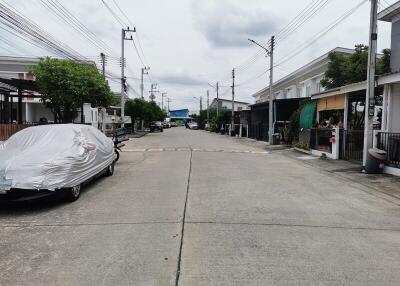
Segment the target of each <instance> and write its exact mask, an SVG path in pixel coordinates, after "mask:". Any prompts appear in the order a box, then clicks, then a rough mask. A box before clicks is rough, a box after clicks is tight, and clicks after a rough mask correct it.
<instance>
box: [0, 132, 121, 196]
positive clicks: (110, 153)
mask: <svg viewBox="0 0 400 286" xmlns="http://www.w3.org/2000/svg"><path fill="white" fill-rule="evenodd" d="M115 158H116V154H115V152H114V144H113V141H112V140H111V139H110V138H107V137H106V136H105V135H104V134H103V133H101V132H100V131H99V130H97V129H96V128H94V127H92V126H88V125H80V124H59V125H41V126H35V127H29V128H26V129H23V130H21V131H19V132H17V133H16V134H14V135H13V136H11V137H10V138H9V139H8V140H7V141H5V142H3V143H2V144H0V199H2V198H6V199H7V198H11V199H16V200H18V199H23V198H30V197H37V196H43V195H46V194H49V193H52V192H55V191H59V190H64V191H65V194H66V195H67V197H68V198H69V199H70V200H72V201H73V200H76V199H78V198H79V196H80V190H81V185H82V184H83V183H85V182H87V181H89V180H90V179H92V178H94V177H96V176H97V175H99V174H103V173H106V174H108V175H112V174H113V173H114V161H115Z"/></svg>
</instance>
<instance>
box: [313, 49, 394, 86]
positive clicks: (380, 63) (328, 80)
mask: <svg viewBox="0 0 400 286" xmlns="http://www.w3.org/2000/svg"><path fill="white" fill-rule="evenodd" d="M382 53H383V56H382V57H380V58H378V60H377V64H376V66H377V68H376V72H377V74H383V73H387V72H389V71H390V49H385V50H383V51H382ZM328 57H329V64H328V69H327V71H326V72H325V78H324V79H323V80H322V81H321V85H322V86H323V87H325V88H327V89H331V88H335V87H340V86H343V85H347V84H351V83H356V82H360V81H364V80H366V79H367V69H368V46H365V45H362V44H359V45H356V46H355V52H354V53H353V54H351V55H344V54H340V53H336V52H333V53H330V54H329V56H328Z"/></svg>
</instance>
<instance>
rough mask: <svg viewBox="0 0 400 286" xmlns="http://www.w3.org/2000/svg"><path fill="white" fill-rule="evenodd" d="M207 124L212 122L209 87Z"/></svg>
mask: <svg viewBox="0 0 400 286" xmlns="http://www.w3.org/2000/svg"><path fill="white" fill-rule="evenodd" d="M207 124H210V91H209V90H208V89H207Z"/></svg>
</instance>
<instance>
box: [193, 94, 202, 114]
mask: <svg viewBox="0 0 400 286" xmlns="http://www.w3.org/2000/svg"><path fill="white" fill-rule="evenodd" d="M193 98H194V99H197V100H198V101H199V107H200V111H199V115H200V114H201V111H202V110H203V97H202V96H200V97H196V96H193Z"/></svg>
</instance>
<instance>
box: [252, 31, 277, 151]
mask: <svg viewBox="0 0 400 286" xmlns="http://www.w3.org/2000/svg"><path fill="white" fill-rule="evenodd" d="M248 40H249V41H250V42H252V43H253V44H255V45H257V46H259V47H260V48H261V49H263V50H264V51H265V52H266V54H267V56H269V58H270V67H269V110H268V111H269V116H268V117H269V122H268V129H269V130H268V133H269V134H268V137H269V144H271V145H272V144H273V139H272V135H273V134H274V130H273V128H274V123H273V119H274V118H273V115H274V113H273V112H274V111H273V108H274V107H273V104H274V95H273V83H274V78H273V71H274V46H275V37H274V36H272V37H271V47H270V49H268V48H266V47H264V46H263V45H260V44H259V43H257V42H256V41H254V40H252V39H248Z"/></svg>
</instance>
